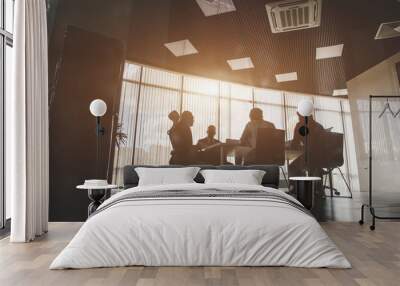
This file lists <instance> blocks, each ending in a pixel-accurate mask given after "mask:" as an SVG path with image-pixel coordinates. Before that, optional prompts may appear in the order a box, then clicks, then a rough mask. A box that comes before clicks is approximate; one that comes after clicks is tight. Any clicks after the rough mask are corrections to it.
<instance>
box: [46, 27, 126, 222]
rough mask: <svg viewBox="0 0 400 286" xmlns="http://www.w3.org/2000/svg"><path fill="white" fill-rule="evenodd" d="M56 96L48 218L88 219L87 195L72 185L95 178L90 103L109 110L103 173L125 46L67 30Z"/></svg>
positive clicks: (103, 172) (105, 121)
mask: <svg viewBox="0 0 400 286" xmlns="http://www.w3.org/2000/svg"><path fill="white" fill-rule="evenodd" d="M61 58H62V62H61V65H60V67H59V72H58V80H57V83H56V87H55V93H54V95H55V96H54V98H52V99H51V102H50V220H51V221H83V220H85V219H86V217H87V206H88V199H87V193H86V192H85V191H77V190H76V189H75V186H76V185H78V184H81V183H83V181H84V180H85V179H88V178H95V177H96V176H98V175H97V174H96V133H95V126H96V125H95V117H93V116H92V115H91V114H90V112H89V104H90V102H91V101H92V100H93V99H96V98H101V99H103V100H104V101H105V102H106V103H107V106H108V110H107V113H106V115H105V116H104V117H102V125H103V126H104V127H105V129H106V134H105V136H104V137H103V138H102V154H101V155H102V156H101V157H102V158H103V160H102V161H101V163H100V164H99V166H98V167H99V169H100V173H101V175H100V176H101V177H103V178H104V177H105V176H106V175H107V169H108V165H109V163H110V162H109V161H108V159H109V157H112V156H110V155H112V154H110V150H112V148H110V145H111V144H112V142H111V138H113V133H112V120H113V114H114V112H113V110H114V108H115V107H116V106H118V101H119V91H120V85H121V71H122V67H123V61H124V47H123V45H122V43H121V42H120V41H119V40H115V39H112V38H109V37H105V36H102V35H100V34H97V33H92V32H87V31H84V30H81V29H78V28H75V27H71V26H69V27H68V28H67V31H66V33H65V41H64V48H63V52H62V57H61Z"/></svg>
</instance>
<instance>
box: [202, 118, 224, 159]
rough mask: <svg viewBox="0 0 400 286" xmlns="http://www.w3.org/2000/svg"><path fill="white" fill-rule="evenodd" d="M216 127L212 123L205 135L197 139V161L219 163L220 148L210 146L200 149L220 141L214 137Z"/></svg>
mask: <svg viewBox="0 0 400 286" xmlns="http://www.w3.org/2000/svg"><path fill="white" fill-rule="evenodd" d="M216 133H217V132H216V128H215V126H214V125H210V126H208V128H207V137H204V138H202V139H200V140H199V141H197V144H196V146H197V148H198V149H199V150H200V151H199V152H200V153H199V154H198V158H199V162H200V163H204V164H211V165H218V164H219V163H220V149H219V148H212V149H209V150H202V149H204V148H206V147H209V146H212V145H215V144H218V143H221V142H220V141H218V140H217V139H215V138H214V137H215V134H216Z"/></svg>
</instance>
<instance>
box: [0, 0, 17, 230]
mask: <svg viewBox="0 0 400 286" xmlns="http://www.w3.org/2000/svg"><path fill="white" fill-rule="evenodd" d="M13 22H14V0H0V59H1V60H0V64H1V66H0V96H1V100H0V227H1V228H3V227H4V226H5V222H6V219H9V218H10V217H11V211H10V197H11V196H10V194H9V193H7V192H6V191H5V188H4V171H5V170H4V154H5V153H4V129H5V122H4V106H5V98H6V94H9V93H10V92H11V69H12V65H13V58H12V46H13V30H14V28H13V27H14V25H13Z"/></svg>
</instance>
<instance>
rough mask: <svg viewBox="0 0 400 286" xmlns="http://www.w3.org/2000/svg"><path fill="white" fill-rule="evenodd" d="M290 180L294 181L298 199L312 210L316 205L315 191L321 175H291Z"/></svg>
mask: <svg viewBox="0 0 400 286" xmlns="http://www.w3.org/2000/svg"><path fill="white" fill-rule="evenodd" d="M289 181H293V183H294V191H295V193H296V196H297V199H298V200H299V202H300V203H302V204H303V206H304V207H305V208H306V209H308V210H311V209H312V208H313V206H314V193H315V190H316V188H317V183H318V182H319V181H321V178H320V177H290V178H289Z"/></svg>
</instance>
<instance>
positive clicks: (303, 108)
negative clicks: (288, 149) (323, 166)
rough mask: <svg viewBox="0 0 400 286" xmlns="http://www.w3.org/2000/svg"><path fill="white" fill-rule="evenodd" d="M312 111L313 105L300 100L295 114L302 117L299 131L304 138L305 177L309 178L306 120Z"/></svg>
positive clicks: (307, 101)
mask: <svg viewBox="0 0 400 286" xmlns="http://www.w3.org/2000/svg"><path fill="white" fill-rule="evenodd" d="M313 111H314V104H313V103H312V102H311V101H310V100H306V99H305V100H302V101H300V102H299V104H298V106H297V112H298V113H299V114H300V115H301V116H303V117H304V121H305V125H304V126H302V127H301V128H300V129H299V132H300V135H301V136H304V138H305V142H304V149H305V150H304V154H305V159H304V161H305V162H304V163H305V167H306V168H305V169H306V170H305V171H306V177H308V176H309V169H308V163H309V162H308V153H309V152H308V134H309V129H308V118H309V117H310V116H311V115H312V114H313Z"/></svg>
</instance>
